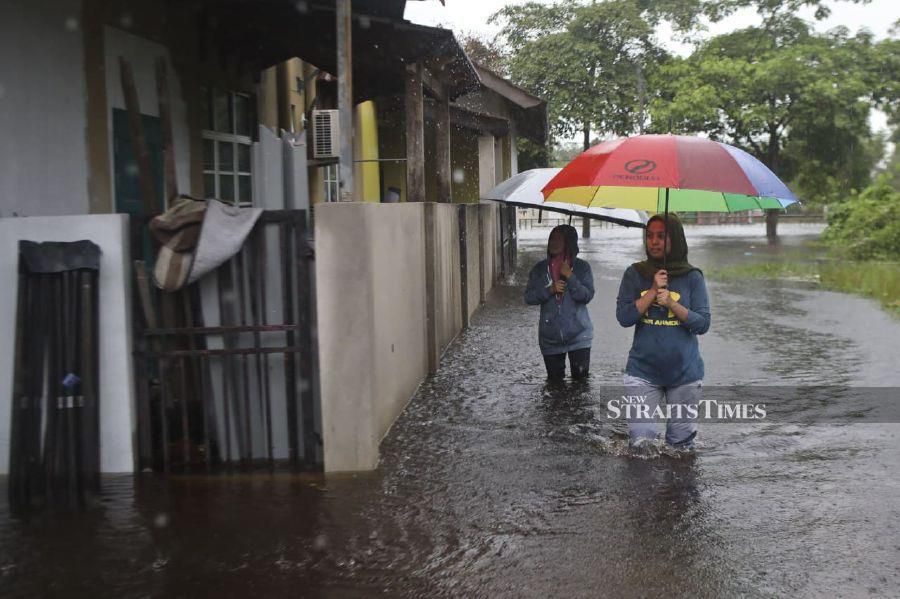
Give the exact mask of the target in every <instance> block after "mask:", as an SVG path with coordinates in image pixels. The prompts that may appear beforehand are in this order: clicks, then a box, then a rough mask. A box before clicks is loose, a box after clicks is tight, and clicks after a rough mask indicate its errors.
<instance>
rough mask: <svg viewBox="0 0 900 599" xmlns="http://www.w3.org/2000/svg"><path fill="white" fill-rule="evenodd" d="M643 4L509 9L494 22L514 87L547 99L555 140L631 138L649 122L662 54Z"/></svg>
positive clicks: (616, 1)
mask: <svg viewBox="0 0 900 599" xmlns="http://www.w3.org/2000/svg"><path fill="white" fill-rule="evenodd" d="M642 4H645V3H644V2H640V1H637V0H609V1H607V2H601V3H590V4H582V3H579V2H575V1H574V0H564V1H561V2H559V3H556V4H551V5H545V4H539V3H536V2H528V3H526V4H522V5H516V6H508V7H506V8H504V9H502V10H500V11H499V12H498V13H496V14H495V15H493V16H492V17H491V21H492V22H498V23H500V24H501V31H500V33H501V38H502V39H503V40H504V42H505V44H506V45H507V47H508V49H509V55H510V59H509V62H508V66H509V73H510V76H511V78H512V80H513V81H514V82H515V83H517V84H519V85H521V86H522V87H524V88H526V89H529V90H532V91H533V92H534V93H535V94H537V95H538V96H540V97H542V98H544V99H546V100H547V105H548V112H549V117H550V123H551V133H552V135H553V136H554V137H569V136H571V135H573V134H574V133H575V132H576V131H580V132H581V133H582V138H583V147H584V149H587V147H588V146H589V143H590V140H591V132H592V131H595V130H597V131H600V132H602V133H603V134H606V135H609V134H613V135H628V134H631V133H634V132H637V131H640V130H641V129H642V128H643V126H644V123H645V121H646V110H645V104H646V101H647V91H646V83H645V82H646V79H647V77H648V76H650V75H651V74H652V70H653V69H654V68H655V65H657V64H659V63H660V62H661V61H662V60H663V59H664V58H665V53H664V52H663V51H662V50H661V49H660V48H659V47H658V46H657V45H656V44H655V42H654V39H653V33H654V28H653V25H652V23H651V22H650V21H648V20H647V19H645V18H644V8H643V7H642Z"/></svg>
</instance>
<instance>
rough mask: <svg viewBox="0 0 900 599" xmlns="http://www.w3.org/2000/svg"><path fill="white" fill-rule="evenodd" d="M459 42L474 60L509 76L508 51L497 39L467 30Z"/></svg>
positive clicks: (503, 75)
mask: <svg viewBox="0 0 900 599" xmlns="http://www.w3.org/2000/svg"><path fill="white" fill-rule="evenodd" d="M459 44H460V46H462V49H463V50H464V51H465V53H466V56H468V57H469V59H470V60H471V61H472V62H475V63H477V64H479V65H481V66H483V67H485V68H487V69H489V70H491V71H493V72H495V73H497V74H498V75H500V76H502V77H508V76H509V69H508V68H507V66H506V63H507V56H506V53H505V52H504V50H503V46H501V45H500V43H499V42H498V41H497V40H495V39H494V40H490V39H487V38H485V37H483V36H481V35H479V34H477V33H474V32H467V33H464V34H462V35H461V36H460V38H459Z"/></svg>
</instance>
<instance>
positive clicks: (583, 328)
mask: <svg viewBox="0 0 900 599" xmlns="http://www.w3.org/2000/svg"><path fill="white" fill-rule="evenodd" d="M577 256H578V232H577V231H576V230H575V227H573V226H571V225H559V226H557V227H554V228H553V230H552V231H550V238H549V239H548V241H547V258H545V259H544V260H541V261H540V262H538V263H537V264H535V265H534V268H532V269H531V274H530V275H529V276H528V287H527V289H526V290H525V303H526V304H529V305H532V306H540V307H541V319H540V323H539V324H538V344H539V345H540V348H541V353H542V354H543V356H544V365H545V366H546V367H547V378H548V379H549V380H550V381H554V382H557V381H561V380H562V379H563V377H564V376H565V373H566V355H567V354H568V356H569V367H570V369H571V371H572V378H573V379H583V378H585V377H587V375H588V371H589V368H590V360H591V342H592V341H593V338H594V326H593V324H592V323H591V317H590V315H588V310H587V304H588V302H590V301H591V299H592V298H593V297H594V275H593V273H592V272H591V266H590V264H588V263H587V262H585V261H584V260H581V259H580V258H578V257H577Z"/></svg>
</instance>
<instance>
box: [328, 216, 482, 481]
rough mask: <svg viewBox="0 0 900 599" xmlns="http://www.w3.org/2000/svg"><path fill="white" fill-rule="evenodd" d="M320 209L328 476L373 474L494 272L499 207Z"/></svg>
mask: <svg viewBox="0 0 900 599" xmlns="http://www.w3.org/2000/svg"><path fill="white" fill-rule="evenodd" d="M315 211H316V214H315V219H314V220H315V249H316V260H315V269H316V304H317V312H318V316H317V320H318V342H319V349H318V355H319V375H320V381H321V409H322V431H323V435H322V436H323V442H324V463H325V471H326V472H341V471H358V470H371V469H374V468H375V467H376V466H377V465H378V445H379V443H380V442H381V440H382V439H383V438H384V436H385V435H386V434H387V432H388V430H389V429H390V427H391V425H392V424H393V423H394V421H395V420H396V419H397V417H398V416H399V415H400V414H401V412H402V411H403V409H404V408H405V407H406V404H407V403H408V402H409V400H410V398H411V397H412V396H413V394H414V393H415V391H416V389H417V387H418V385H419V383H420V382H421V381H422V380H423V379H424V378H425V377H426V376H427V375H428V373H429V372H434V371H436V370H437V366H438V363H439V360H440V355H441V354H442V353H443V351H444V350H446V348H447V347H448V346H449V345H450V343H451V342H452V341H453V339H454V338H455V337H456V336H457V335H458V334H459V332H460V331H462V330H463V328H464V327H465V326H466V324H467V321H468V317H469V316H471V315H472V313H474V311H475V309H476V308H477V307H478V306H479V305H480V303H481V301H482V296H483V295H484V294H486V293H488V292H489V291H490V290H491V288H492V287H493V284H494V282H495V281H496V280H497V278H498V276H499V272H498V269H499V262H498V260H497V259H496V256H497V255H498V252H499V248H498V247H494V246H495V245H496V244H497V243H498V234H497V226H498V222H499V221H498V213H497V207H496V206H495V205H493V204H482V205H480V206H479V205H454V204H433V203H399V204H371V203H363V202H346V203H342V202H338V203H328V204H317V205H316V206H315ZM462 239H464V240H465V248H463V244H462V243H461V240H462ZM482 246H484V247H486V248H488V249H487V250H484V251H482V250H481V249H480V248H481V247H482ZM463 251H464V252H465V254H466V256H465V258H466V260H465V264H464V263H463V259H462V254H463ZM463 281H465V284H464V283H463ZM463 297H465V298H466V302H463Z"/></svg>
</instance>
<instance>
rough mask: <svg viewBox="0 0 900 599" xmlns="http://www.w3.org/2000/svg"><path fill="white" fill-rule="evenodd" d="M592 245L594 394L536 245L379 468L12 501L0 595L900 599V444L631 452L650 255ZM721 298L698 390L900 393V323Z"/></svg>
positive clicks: (793, 439)
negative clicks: (879, 598)
mask: <svg viewBox="0 0 900 599" xmlns="http://www.w3.org/2000/svg"><path fill="white" fill-rule="evenodd" d="M754 231H755V230H754ZM784 231H787V232H789V233H790V232H791V231H789V230H787V228H783V232H784ZM809 231H810V230H809V229H799V231H795V232H794V233H798V232H799V233H804V232H806V233H808V232H809ZM687 233H688V240H689V243H690V244H691V255H690V258H691V261H692V262H694V263H695V264H697V265H698V266H700V267H701V268H708V269H712V268H713V267H718V266H720V265H727V264H733V263H736V262H738V261H742V260H747V259H756V255H757V253H760V254H762V255H763V258H765V259H773V257H774V258H778V257H780V256H785V255H789V256H790V257H791V259H804V256H806V257H808V258H809V259H814V255H813V254H812V253H811V251H810V250H809V249H807V248H806V246H805V245H804V244H803V240H804V235H802V234H792V235H787V236H786V237H785V238H784V240H783V243H782V244H780V245H779V246H778V247H777V248H770V247H768V246H766V245H765V244H764V243H763V239H762V237H761V235H759V234H758V233H757V232H754V233H753V234H752V235H748V234H747V233H746V229H744V228H741V227H716V228H706V229H696V228H688V231H687ZM544 235H545V233H544ZM595 235H596V238H595V239H591V240H589V241H583V242H582V247H583V250H584V256H583V257H585V258H586V259H588V260H589V261H590V262H591V264H592V266H593V268H594V273H595V278H596V282H597V288H598V292H597V296H596V299H595V300H594V302H592V304H591V306H590V309H591V314H592V317H593V319H594V323H595V330H596V338H595V342H594V347H593V349H592V364H591V368H592V372H591V377H590V379H589V380H588V381H586V382H583V383H579V384H573V383H565V384H564V385H562V386H547V385H546V384H545V381H544V370H543V363H542V361H541V357H540V354H539V352H538V349H537V343H536V330H535V329H536V321H537V315H536V312H535V310H534V309H532V308H530V307H527V306H524V305H522V302H521V293H522V289H521V287H519V286H518V283H517V282H521V281H522V280H523V278H522V276H523V274H524V273H527V269H528V267H530V265H531V263H533V262H534V261H535V260H537V259H538V258H539V257H540V255H541V253H542V251H543V249H542V248H543V247H545V246H544V244H545V240H546V239H545V237H543V236H541V237H538V236H537V235H534V236H532V238H530V239H523V240H522V241H521V246H522V253H521V269H520V273H519V276H517V277H516V279H515V281H513V282H512V284H511V285H509V286H507V287H501V288H499V289H498V290H497V291H496V293H494V294H493V295H492V297H491V298H490V301H489V302H488V304H487V306H485V307H484V308H483V309H482V310H481V311H480V312H479V313H478V315H477V316H476V317H475V320H474V322H473V324H472V328H471V329H470V330H469V331H467V332H465V333H464V334H463V335H461V336H460V338H459V339H458V340H457V341H456V342H455V343H454V346H453V347H452V348H451V349H450V350H449V351H448V352H447V353H446V355H445V357H444V359H443V362H442V367H441V370H440V372H439V373H438V374H437V375H435V376H433V377H431V378H429V379H428V380H427V381H425V382H424V383H423V384H422V386H421V387H420V389H419V391H418V392H417V394H416V397H415V398H414V400H413V401H412V402H411V403H410V405H409V408H408V409H407V411H406V412H405V414H404V415H403V416H402V417H401V419H400V420H399V421H398V422H397V424H396V425H395V426H394V428H393V429H392V430H391V433H390V435H389V437H388V438H387V439H386V440H385V441H384V443H383V445H382V455H383V457H382V462H381V465H380V467H379V469H378V470H377V471H375V472H373V473H366V474H358V475H355V476H354V475H342V476H329V477H324V476H313V475H307V476H294V475H273V476H264V475H253V476H249V475H234V476H226V477H214V478H207V477H173V478H172V479H169V480H165V479H162V478H156V477H143V476H142V477H139V478H137V479H134V478H132V477H108V478H106V479H104V485H103V489H104V492H103V496H102V497H101V499H100V501H99V502H98V504H97V505H96V506H94V507H92V508H91V509H90V510H89V511H88V512H86V513H82V514H76V515H72V514H49V513H44V514H39V515H32V516H31V517H25V516H16V517H13V516H12V515H10V514H9V513H8V511H7V507H6V505H5V504H3V505H0V588H2V589H3V595H4V596H21V597H26V596H27V597H30V596H39V595H65V596H77V595H91V596H95V595H98V594H99V595H110V596H116V597H131V596H134V597H137V596H222V597H243V596H250V595H253V596H286V595H297V596H324V597H331V596H333V597H354V596H359V597H363V596H370V595H372V594H376V593H383V594H387V595H392V596H442V595H443V596H467V597H468V596H516V597H519V596H522V597H545V596H575V597H595V596H601V595H605V596H621V597H635V596H660V595H665V596H673V597H674V596H683V595H692V596H700V597H719V596H734V595H749V596H781V595H787V594H798V595H805V596H818V595H822V594H826V595H835V594H843V595H849V596H859V595H870V594H874V595H892V594H895V593H896V590H897V588H898V583H900V570H898V566H897V564H898V563H900V559H898V558H900V542H898V541H897V539H898V538H900V535H898V532H900V531H898V525H900V516H898V503H897V499H896V498H897V497H898V492H900V488H898V483H897V481H898V480H900V476H898V474H900V457H898V456H900V452H898V451H897V449H898V444H900V441H898V438H897V432H898V428H900V427H898V425H875V424H865V425H847V426H814V425H808V424H797V423H794V424H786V423H776V422H766V423H760V424H709V425H704V426H703V427H702V429H701V436H700V438H699V443H698V447H699V449H698V451H697V452H696V454H694V455H678V454H669V453H667V452H666V451H658V452H656V453H655V454H653V455H650V456H649V459H648V456H642V458H638V457H634V456H632V455H630V454H629V451H628V448H627V442H626V441H625V437H624V430H622V429H621V426H619V427H618V428H617V425H614V424H610V423H609V422H607V421H606V420H605V418H603V416H602V413H603V408H604V403H603V402H604V399H603V398H602V397H601V395H602V393H601V392H600V389H601V388H602V387H603V386H608V385H616V384H618V383H619V381H620V377H621V369H622V367H623V365H624V359H625V355H626V353H627V349H628V347H629V345H630V340H631V331H629V330H625V329H621V327H619V326H618V325H617V324H616V323H615V321H614V316H613V310H614V308H613V306H614V299H615V294H616V291H617V287H618V280H619V277H620V276H621V273H622V271H623V270H624V268H625V266H627V265H628V264H629V263H630V262H633V261H635V260H637V259H640V258H641V255H640V245H639V237H636V236H635V234H634V232H632V231H624V232H623V231H622V230H618V229H602V230H599V231H597V230H595ZM806 238H808V235H807V237H806ZM747 254H749V255H747ZM709 287H710V294H711V298H712V303H713V305H712V309H713V321H712V329H711V331H710V333H709V334H708V335H706V336H704V337H703V338H702V341H701V346H702V352H703V355H704V358H705V360H706V366H707V379H706V380H707V384H708V385H730V384H740V385H754V384H762V383H765V384H767V385H782V386H788V385H797V384H803V385H811V384H816V385H870V386H876V385H885V386H900V385H898V382H900V381H898V378H900V374H898V373H897V371H896V365H895V359H894V358H892V357H891V352H889V351H887V350H888V349H890V347H892V346H890V347H889V346H888V345H887V340H888V339H896V338H898V334H900V325H898V323H897V322H895V321H892V320H891V319H890V318H889V317H886V316H885V315H884V314H883V313H881V312H880V310H878V308H877V306H876V305H875V304H874V303H872V302H869V301H867V300H863V299H860V298H855V297H850V296H844V295H840V294H833V293H826V292H821V291H818V290H816V289H815V288H812V287H811V286H809V285H808V284H805V283H799V282H795V283H778V282H761V281H747V282H741V281H729V282H727V283H720V282H717V281H715V280H712V281H710V282H709ZM873 330H875V331H877V333H875V334H873V333H872V332H871V331H873ZM800 397H801V398H800V399H798V402H801V403H802V405H803V408H802V409H806V410H808V409H811V408H809V406H810V405H813V404H812V403H804V402H805V400H803V398H802V396H800ZM839 401H840V398H833V402H832V403H837V402H839ZM2 484H5V481H4V482H3V483H2ZM0 493H2V497H5V495H6V493H5V489H0Z"/></svg>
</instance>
